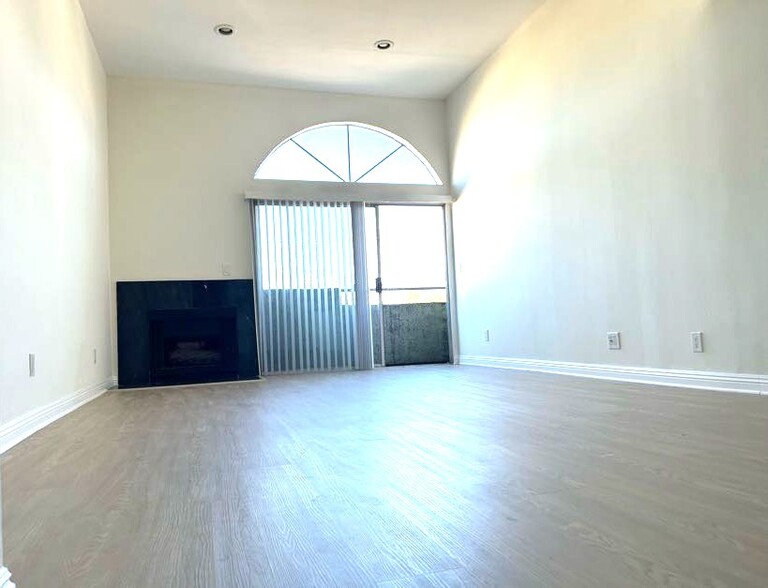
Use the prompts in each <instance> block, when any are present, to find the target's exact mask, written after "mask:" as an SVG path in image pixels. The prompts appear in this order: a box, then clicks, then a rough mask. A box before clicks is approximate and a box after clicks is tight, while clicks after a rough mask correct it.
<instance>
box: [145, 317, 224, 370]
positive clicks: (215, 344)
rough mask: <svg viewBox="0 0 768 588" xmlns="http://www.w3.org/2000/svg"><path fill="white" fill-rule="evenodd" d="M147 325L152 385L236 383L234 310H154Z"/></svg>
mask: <svg viewBox="0 0 768 588" xmlns="http://www.w3.org/2000/svg"><path fill="white" fill-rule="evenodd" d="M149 324H150V348H151V361H150V380H151V383H152V384H156V385H169V384H190V383H204V382H219V381H226V380H236V379H238V349H237V311H236V309H234V308H193V309H179V310H155V311H150V313H149Z"/></svg>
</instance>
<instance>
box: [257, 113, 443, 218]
mask: <svg viewBox="0 0 768 588" xmlns="http://www.w3.org/2000/svg"><path fill="white" fill-rule="evenodd" d="M342 125H349V126H353V127H359V128H362V129H368V130H370V131H372V132H377V133H381V134H382V135H385V136H387V137H389V138H391V139H392V140H394V141H396V142H397V143H399V144H400V145H401V146H402V147H403V148H405V149H407V150H408V151H409V152H410V153H411V154H412V155H414V156H415V157H416V158H418V160H419V162H420V163H421V164H422V165H423V166H424V167H425V169H426V170H427V171H428V172H429V174H430V175H431V176H432V178H433V179H434V182H435V184H434V185H432V184H389V183H387V184H381V183H359V182H355V181H353V182H348V181H341V182H338V181H329V182H326V181H306V180H272V179H258V178H256V175H257V174H258V170H259V169H260V168H261V166H262V165H263V164H264V163H265V162H266V161H267V160H268V159H269V158H270V157H271V156H272V155H273V154H274V153H276V152H277V151H278V150H279V149H280V148H281V147H282V146H284V145H285V144H286V143H288V142H290V141H294V140H295V139H297V138H299V137H300V136H301V135H302V134H304V133H307V132H309V131H312V130H315V129H318V128H322V127H329V126H342ZM245 196H246V198H247V199H257V200H259V199H271V198H275V197H279V198H285V199H292V200H307V201H337V202H377V203H387V202H389V203H408V202H420V203H435V204H446V203H450V202H452V201H453V198H452V197H451V195H450V193H449V191H448V190H447V189H446V187H445V185H444V184H443V182H442V180H441V178H440V176H439V175H438V174H437V172H436V171H435V169H434V167H433V166H432V165H431V164H430V163H429V161H428V160H427V159H426V158H425V157H424V156H423V155H422V154H421V153H420V152H419V150H418V149H416V148H415V147H414V146H413V145H412V144H411V143H410V142H408V141H407V140H406V139H404V138H403V137H400V136H399V135H396V134H394V133H392V132H391V131H388V130H386V129H383V128H380V127H377V126H374V125H370V124H365V123H360V122H353V121H343V122H342V121H335V122H327V123H321V124H317V125H312V126H310V127H307V128H304V129H301V130H300V131H298V132H296V133H294V134H292V135H291V136H289V137H287V138H286V139H284V140H282V141H280V143H278V144H277V145H276V146H275V147H274V148H272V149H271V150H270V151H269V153H268V154H267V155H266V156H265V157H264V158H263V159H262V160H261V161H260V162H259V164H258V165H257V166H256V169H255V171H254V177H253V179H252V180H251V183H250V185H249V186H248V188H247V189H246V191H245Z"/></svg>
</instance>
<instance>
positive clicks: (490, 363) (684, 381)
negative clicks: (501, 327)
mask: <svg viewBox="0 0 768 588" xmlns="http://www.w3.org/2000/svg"><path fill="white" fill-rule="evenodd" d="M461 364H462V365H473V366H480V367H492V368H501V369H507V370H520V371H528V372H545V373H549V374H560V375H563V376H579V377H583V378H596V379H599V380H615V381H619V382H633V383H638V384H654V385H656V386H673V387H676V388H696V389H700V390H717V391H721V392H741V393H745V394H765V395H768V376H766V375H758V374H735V373H728V372H699V371H690V370H669V369H661V368H647V367H630V366H619V365H599V364H591V363H571V362H565V361H546V360H540V359H515V358H511V357H485V356H480V355H462V356H461Z"/></svg>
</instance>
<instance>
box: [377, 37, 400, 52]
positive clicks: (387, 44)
mask: <svg viewBox="0 0 768 588" xmlns="http://www.w3.org/2000/svg"><path fill="white" fill-rule="evenodd" d="M373 46H374V47H375V48H376V49H378V50H379V51H386V50H388V49H392V47H394V46H395V43H394V41H390V40H389V39H381V40H380V41H376V42H375V43H374V44H373Z"/></svg>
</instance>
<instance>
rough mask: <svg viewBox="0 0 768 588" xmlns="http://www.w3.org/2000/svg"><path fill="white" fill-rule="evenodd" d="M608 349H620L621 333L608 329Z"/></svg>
mask: <svg viewBox="0 0 768 588" xmlns="http://www.w3.org/2000/svg"><path fill="white" fill-rule="evenodd" d="M608 349H610V350H611V351H618V350H619V349H621V333H619V332H618V331H610V332H609V333H608Z"/></svg>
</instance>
